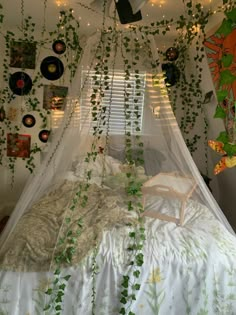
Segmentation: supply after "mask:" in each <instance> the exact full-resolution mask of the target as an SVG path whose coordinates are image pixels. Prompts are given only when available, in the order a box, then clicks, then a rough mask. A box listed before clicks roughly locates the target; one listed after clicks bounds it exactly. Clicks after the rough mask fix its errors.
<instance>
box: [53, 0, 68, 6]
mask: <svg viewBox="0 0 236 315" xmlns="http://www.w3.org/2000/svg"><path fill="white" fill-rule="evenodd" d="M55 3H56V5H57V6H58V7H65V6H67V5H68V4H69V3H68V0H55Z"/></svg>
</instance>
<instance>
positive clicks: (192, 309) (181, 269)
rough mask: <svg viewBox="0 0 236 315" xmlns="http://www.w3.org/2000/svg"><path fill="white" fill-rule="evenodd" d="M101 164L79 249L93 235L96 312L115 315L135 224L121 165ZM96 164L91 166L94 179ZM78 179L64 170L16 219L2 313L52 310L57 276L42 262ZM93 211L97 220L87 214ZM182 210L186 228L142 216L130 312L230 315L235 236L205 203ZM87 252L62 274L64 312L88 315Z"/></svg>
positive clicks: (235, 309)
mask: <svg viewBox="0 0 236 315" xmlns="http://www.w3.org/2000/svg"><path fill="white" fill-rule="evenodd" d="M100 162H101V160H100V161H99V159H98V163H100ZM103 162H104V161H103ZM106 162H107V165H105V167H107V177H106V178H105V179H104V186H101V183H102V182H101V181H99V182H97V181H96V180H95V182H96V184H95V183H93V184H92V185H91V193H92V195H93V198H91V201H90V202H89V203H88V206H87V208H83V211H85V213H86V216H87V221H85V227H86V228H87V230H85V231H86V232H85V233H84V234H82V238H81V243H79V244H85V243H86V242H87V243H88V244H89V242H90V241H91V239H92V238H93V237H94V234H93V233H94V231H95V230H96V231H97V235H99V237H98V239H99V245H98V249H97V250H98V253H97V258H96V262H97V265H98V273H97V276H96V301H95V302H96V309H95V312H94V314H96V315H118V314H119V310H120V308H121V306H122V303H121V302H120V297H121V295H120V292H121V290H122V288H121V281H122V275H124V274H127V273H128V274H130V275H132V271H131V272H130V268H131V267H130V266H129V265H128V263H129V261H130V257H129V254H128V251H127V247H128V246H129V244H130V237H129V236H128V233H129V229H130V228H129V227H127V226H125V222H126V221H127V220H128V221H127V222H129V220H135V217H133V216H132V215H130V213H127V211H126V209H127V200H126V199H125V197H124V194H123V192H124V190H123V188H124V184H125V180H126V176H125V173H124V172H122V171H120V170H121V169H120V167H121V165H120V163H116V162H115V164H114V160H109V159H108V160H106ZM111 162H112V167H111ZM80 167H81V165H80ZM99 167H101V164H100V166H99ZM99 167H98V166H97V167H95V168H94V179H95V178H96V176H95V175H96V171H97V170H99ZM137 172H138V173H139V178H140V179H141V180H145V179H147V178H146V177H145V175H144V173H143V171H142V168H139V169H137ZM99 176H100V175H99V174H98V178H99ZM78 177H79V174H76V172H73V173H68V174H67V179H66V181H65V182H64V183H63V185H61V186H60V187H59V188H58V189H57V190H56V192H54V193H50V194H49V195H48V196H46V197H45V199H43V200H41V201H40V202H39V203H38V204H36V205H34V207H33V208H32V210H31V212H29V213H28V214H26V216H25V217H24V218H22V221H20V222H19V230H18V232H17V230H16V232H17V233H19V234H18V236H17V235H15V236H14V237H13V239H12V248H13V249H12V248H9V251H8V255H6V257H7V258H6V259H5V261H3V266H4V269H5V271H4V270H3V267H2V268H1V271H0V315H43V314H45V315H52V313H51V312H50V311H49V312H45V313H44V312H43V308H44V307H45V305H46V304H47V302H48V300H47V298H50V296H46V295H45V293H44V292H45V290H46V289H47V286H48V284H50V283H51V281H53V279H54V278H53V271H54V269H53V268H52V272H51V273H50V272H47V271H45V270H44V269H45V268H43V267H44V266H43V264H44V263H45V264H46V263H47V257H48V255H49V254H48V253H50V252H51V251H50V239H52V244H54V243H55V240H53V237H55V235H54V228H55V227H56V225H57V224H58V225H59V226H60V224H61V222H62V220H63V211H64V209H65V208H66V207H67V201H68V199H69V196H71V195H73V192H74V190H75V189H76V182H77V180H78ZM98 178H97V179H98ZM100 179H101V176H100ZM101 202H102V203H101ZM156 203H157V204H156V206H157V207H158V208H161V209H162V212H163V213H166V214H169V215H172V216H176V217H177V216H178V214H179V204H178V203H177V201H173V200H168V199H163V198H159V199H158V201H156ZM101 204H102V205H103V207H102V208H101V207H100V205H101ZM91 210H93V211H94V212H93V213H95V212H96V215H94V214H93V213H92V215H91ZM95 210H96V211H95ZM78 211H80V210H78ZM86 211H87V212H86ZM173 212H174V213H173ZM185 212H186V215H185V222H184V226H183V227H179V226H177V225H176V224H175V223H171V222H164V221H160V220H158V219H156V220H155V219H150V218H146V219H145V220H146V222H145V228H146V241H145V247H144V264H143V266H142V270H141V276H140V279H138V282H139V283H140V284H141V288H140V290H137V291H136V300H135V301H133V304H132V308H131V310H132V311H133V312H134V313H135V314H136V315H144V314H145V315H167V314H170V315H172V314H173V315H185V314H186V315H187V314H189V315H190V314H191V315H217V314H220V315H235V314H236V238H235V236H233V235H231V234H230V233H229V232H228V231H227V230H226V229H225V227H224V226H223V225H222V224H221V223H220V222H219V221H218V220H216V219H215V217H214V216H213V215H212V214H211V212H210V211H209V210H208V209H207V208H206V207H205V206H203V205H201V204H199V203H197V202H194V201H192V200H189V201H188V202H187V205H186V211H185ZM87 213H88V214H89V215H87ZM36 214H37V215H36ZM104 214H106V215H105V216H104ZM42 219H43V221H42ZM27 220H28V221H27ZM31 220H33V221H31ZM74 220H76V218H74ZM29 222H31V223H32V222H33V223H32V224H29ZM52 223H53V224H52ZM22 230H24V232H23V233H22V232H21V231H22ZM37 231H38V232H37ZM40 232H41V235H40ZM37 233H39V234H37ZM30 235H31V237H30ZM32 235H34V236H35V237H34V240H33V237H32ZM17 242H18V243H17ZM79 242H80V241H79ZM90 243H91V242H90ZM36 244H37V245H36ZM45 244H47V245H48V248H47V250H46V246H45ZM14 246H15V249H14ZM84 248H85V249H86V250H84V251H83V252H82V253H81V255H82V258H81V257H77V259H75V261H74V262H73V266H71V267H68V268H64V269H63V274H64V275H68V274H70V275H71V278H70V280H69V281H68V284H67V287H66V291H65V298H64V301H63V311H62V314H63V315H91V299H92V298H91V293H92V281H93V280H92V264H93V259H92V257H93V248H92V249H91V247H89V246H87V247H86V246H85V247H84ZM32 249H33V250H32ZM14 251H15V254H16V255H15V257H14ZM17 251H18V252H17ZM24 251H25V252H24ZM29 253H30V254H29ZM31 253H32V255H31ZM37 255H38V256H37ZM25 257H30V259H29V258H28V261H27V262H26V263H27V264H28V267H29V269H28V270H25V271H22V272H19V271H18V270H17V265H18V266H21V264H24V263H25V261H24V259H25ZM39 257H40V259H39ZM34 259H35V260H36V262H35V261H34ZM37 259H38V260H39V261H38V262H37ZM39 266H41V267H42V268H41V270H38V269H37V268H39ZM34 268H36V269H37V270H38V271H35V270H36V269H34ZM7 269H8V270H7ZM11 269H12V270H14V271H11ZM53 315H54V314H53Z"/></svg>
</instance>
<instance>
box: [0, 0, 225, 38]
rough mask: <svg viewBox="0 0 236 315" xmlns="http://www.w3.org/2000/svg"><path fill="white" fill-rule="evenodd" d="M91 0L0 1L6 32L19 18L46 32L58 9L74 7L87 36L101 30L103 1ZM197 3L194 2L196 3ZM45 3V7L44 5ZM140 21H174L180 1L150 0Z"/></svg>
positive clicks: (213, 0)
mask: <svg viewBox="0 0 236 315" xmlns="http://www.w3.org/2000/svg"><path fill="white" fill-rule="evenodd" d="M92 1H93V0H34V1H32V0H21V1H15V0H1V4H2V6H3V14H4V24H3V27H4V28H5V29H16V28H17V27H19V26H20V25H21V21H22V16H24V17H27V16H28V15H30V16H32V19H33V21H34V22H35V23H36V28H38V30H40V29H42V27H43V25H44V21H46V28H47V29H48V30H51V29H54V28H55V25H56V23H57V22H58V18H59V13H60V11H61V10H66V9H69V8H73V10H74V13H73V14H74V16H75V17H76V18H77V19H78V20H79V21H80V26H81V32H82V33H83V34H86V36H89V35H90V34H92V33H94V32H96V30H97V29H100V28H101V25H102V18H103V16H102V2H103V0H95V2H96V3H97V7H96V8H95V7H92V8H91V7H90V3H91V2H92ZM110 1H111V6H110V8H109V10H107V11H108V13H109V15H110V17H109V16H108V17H107V18H106V26H108V25H113V19H112V18H111V16H113V12H114V8H115V4H114V0H110ZM196 2H197V1H196ZM198 2H200V3H201V4H202V6H203V8H204V10H209V9H210V10H215V9H217V7H218V5H220V3H221V1H220V0H199V1H198ZM45 4H46V6H45ZM141 12H142V17H143V19H142V21H140V22H136V23H135V24H138V25H150V23H151V22H153V21H158V20H162V19H163V18H166V19H170V18H174V19H177V18H178V17H179V16H180V15H182V14H184V5H183V0H149V1H148V2H147V3H146V4H145V5H144V6H143V8H142V9H141ZM117 27H118V28H121V29H123V28H127V25H121V24H120V23H119V19H118V22H117Z"/></svg>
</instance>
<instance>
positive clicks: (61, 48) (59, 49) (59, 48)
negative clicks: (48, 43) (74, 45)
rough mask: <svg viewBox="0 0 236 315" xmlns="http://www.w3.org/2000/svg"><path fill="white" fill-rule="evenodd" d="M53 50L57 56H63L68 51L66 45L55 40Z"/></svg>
mask: <svg viewBox="0 0 236 315" xmlns="http://www.w3.org/2000/svg"><path fill="white" fill-rule="evenodd" d="M52 49H53V51H54V52H55V53H56V54H58V55H61V54H63V53H64V52H65V51H66V44H65V43H64V42H63V41H62V40H60V39H58V40H55V42H54V43H53V44H52Z"/></svg>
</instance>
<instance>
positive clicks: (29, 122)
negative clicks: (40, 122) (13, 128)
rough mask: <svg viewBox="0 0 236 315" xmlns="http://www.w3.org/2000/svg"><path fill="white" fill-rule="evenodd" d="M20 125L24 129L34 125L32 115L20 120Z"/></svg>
mask: <svg viewBox="0 0 236 315" xmlns="http://www.w3.org/2000/svg"><path fill="white" fill-rule="evenodd" d="M22 123H23V125H24V126H25V127H27V128H31V127H33V126H34V125H35V123H36V119H35V118H34V116H33V115H29V114H27V115H25V116H24V117H23V118H22Z"/></svg>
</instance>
